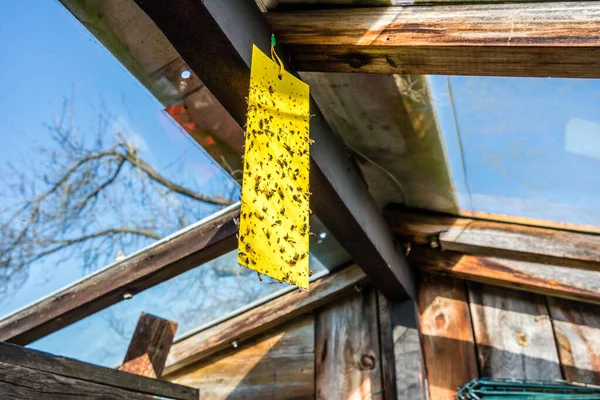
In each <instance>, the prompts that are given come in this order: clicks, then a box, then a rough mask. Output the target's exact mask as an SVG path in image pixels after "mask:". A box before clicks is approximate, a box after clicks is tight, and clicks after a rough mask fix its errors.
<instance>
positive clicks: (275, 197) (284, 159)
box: [238, 46, 310, 289]
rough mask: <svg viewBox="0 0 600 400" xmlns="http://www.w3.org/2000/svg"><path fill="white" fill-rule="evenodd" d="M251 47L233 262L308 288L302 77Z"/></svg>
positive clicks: (305, 116)
mask: <svg viewBox="0 0 600 400" xmlns="http://www.w3.org/2000/svg"><path fill="white" fill-rule="evenodd" d="M278 74H279V66H278V65H277V64H276V63H275V62H273V61H272V60H271V59H270V58H269V57H268V56H267V55H265V54H264V53H263V52H261V51H260V50H259V49H258V48H257V47H256V46H254V47H253V49H252V67H251V75H250V95H249V98H248V121H247V124H246V142H245V143H246V144H245V152H244V178H243V183H242V208H241V218H240V232H239V243H238V262H239V263H240V264H241V265H244V266H246V267H248V268H251V269H253V270H256V271H258V272H260V273H262V274H265V275H267V276H270V277H272V278H274V279H277V280H280V281H284V282H288V283H290V284H292V285H296V286H299V287H301V288H304V289H307V288H308V278H309V268H308V251H309V249H308V242H309V234H310V230H309V225H308V216H309V208H308V207H309V206H308V198H309V193H308V177H309V166H310V157H309V148H310V143H309V142H310V138H309V129H308V126H309V120H310V106H309V104H310V101H309V88H308V85H307V84H305V83H304V82H302V81H300V80H299V79H297V78H295V77H294V76H292V75H291V74H289V73H288V72H285V73H284V74H283V76H282V78H281V79H280V78H279V76H278Z"/></svg>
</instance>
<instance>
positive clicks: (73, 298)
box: [0, 205, 240, 345]
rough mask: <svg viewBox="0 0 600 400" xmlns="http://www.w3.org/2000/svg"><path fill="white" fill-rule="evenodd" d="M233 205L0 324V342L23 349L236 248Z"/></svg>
mask: <svg viewBox="0 0 600 400" xmlns="http://www.w3.org/2000/svg"><path fill="white" fill-rule="evenodd" d="M239 213H240V211H239V205H237V206H232V207H230V208H228V209H227V210H226V211H225V212H223V213H221V214H219V215H218V216H217V217H216V218H212V219H209V220H207V221H205V222H204V223H201V224H199V225H197V226H194V227H192V228H191V229H185V230H183V231H182V232H181V233H177V234H175V235H173V236H170V237H168V238H165V239H162V240H160V241H158V242H157V243H155V244H153V245H151V246H149V247H148V248H146V249H143V250H141V251H139V252H137V253H135V254H133V255H132V256H130V257H128V258H126V259H124V260H122V261H120V262H117V263H115V264H113V265H111V266H109V267H107V268H105V269H103V270H100V271H98V272H97V273H95V274H93V275H90V276H88V277H87V278H85V279H83V280H81V281H79V282H76V283H74V284H73V285H71V286H69V287H67V288H65V289H63V290H61V291H59V292H58V293H55V294H52V295H50V296H48V297H46V298H44V299H41V300H40V301H38V302H37V303H35V304H33V305H31V306H28V307H27V308H24V309H22V310H19V311H17V312H15V313H13V314H11V315H9V316H7V317H5V318H4V319H3V320H1V321H0V340H1V341H7V342H11V343H16V344H19V345H26V344H29V343H31V342H33V341H34V340H37V339H39V338H41V337H43V336H45V335H48V334H50V333H52V332H55V331H57V330H59V329H60V328H63V327H65V326H67V325H69V324H72V323H73V322H76V321H79V320H80V319H82V318H84V317H87V316H88V315H91V314H93V313H95V312H96V311H99V310H102V309H104V308H106V307H108V306H110V305H112V304H115V303H117V302H119V301H121V300H123V296H124V295H125V294H130V295H133V294H136V293H139V292H141V291H142V290H145V289H148V288H149V287H152V286H154V285H157V284H159V283H160V282H163V281H166V280H167V279H170V278H172V277H174V276H177V275H179V274H181V273H183V272H185V271H188V270H190V269H192V268H194V267H197V266H199V265H202V264H203V263H205V262H208V261H211V260H213V259H215V258H217V257H219V256H221V255H223V254H225V253H227V252H229V251H232V250H234V249H235V248H236V245H237V239H236V233H237V226H236V224H235V223H234V218H239Z"/></svg>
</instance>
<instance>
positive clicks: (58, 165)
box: [0, 100, 235, 294]
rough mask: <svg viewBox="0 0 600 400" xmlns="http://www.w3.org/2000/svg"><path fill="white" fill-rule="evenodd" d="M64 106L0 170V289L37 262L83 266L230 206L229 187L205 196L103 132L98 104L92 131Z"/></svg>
mask: <svg viewBox="0 0 600 400" xmlns="http://www.w3.org/2000/svg"><path fill="white" fill-rule="evenodd" d="M71 106H72V101H70V100H67V101H65V103H64V104H63V112H62V114H61V115H60V116H59V117H57V118H55V120H54V121H53V122H52V123H51V124H48V125H46V128H47V132H48V134H49V136H48V139H49V140H44V143H45V144H44V145H42V146H40V148H38V149H37V151H36V153H35V158H34V159H33V161H32V162H29V163H28V164H25V165H19V166H18V167H15V166H14V165H8V166H7V168H6V169H5V170H4V171H2V172H3V173H2V174H1V175H0V176H3V177H4V182H3V183H4V185H3V186H0V188H2V191H3V192H4V193H2V197H3V204H5V203H8V202H9V200H8V199H10V202H9V204H8V206H4V208H3V209H2V210H0V294H4V293H6V291H8V290H10V289H11V288H13V289H14V288H16V287H19V286H20V285H21V284H22V283H23V282H24V281H25V280H26V279H27V274H28V270H29V267H30V266H31V265H32V264H33V263H35V262H38V261H40V260H44V262H54V263H55V264H58V263H60V262H64V261H66V260H69V259H73V257H74V256H75V255H77V256H79V257H82V259H83V265H82V267H83V268H84V270H85V269H87V270H88V271H89V270H90V269H93V268H97V267H98V266H100V264H106V263H109V262H111V261H113V260H114V259H115V256H116V255H117V252H118V251H128V250H129V251H133V250H136V249H139V248H141V247H143V246H144V245H147V244H149V243H151V242H153V241H155V240H157V239H160V238H161V237H164V236H165V235H168V234H169V233H172V232H174V231H176V230H178V229H181V228H183V227H185V226H187V225H189V224H191V223H193V222H195V221H197V220H198V219H199V218H201V217H203V216H205V215H207V214H208V213H210V212H213V211H216V210H218V209H219V208H220V207H223V206H226V205H228V204H231V203H232V198H233V196H234V191H235V187H234V186H233V185H231V187H230V190H229V191H230V193H227V194H226V195H224V194H223V188H218V190H216V191H215V192H217V193H215V194H212V195H207V194H203V193H200V192H198V190H196V189H193V188H191V187H190V185H189V184H188V185H185V184H184V183H183V182H177V181H176V180H175V179H174V178H173V176H177V174H175V173H171V174H170V177H167V176H165V175H164V174H163V173H162V171H157V170H156V169H155V168H153V167H152V166H151V165H150V164H149V163H148V162H147V161H145V160H144V159H143V158H142V156H141V155H140V151H139V149H138V146H137V145H136V143H134V141H132V140H130V139H128V137H127V132H111V130H112V129H113V128H114V127H115V124H114V118H113V117H112V116H111V115H110V114H109V113H108V111H107V110H105V109H101V110H100V112H99V117H98V120H97V122H96V126H95V129H94V130H95V131H96V132H95V133H93V134H91V135H90V134H86V135H82V134H80V132H79V129H78V126H77V125H76V123H75V118H74V115H73V112H72V107H71ZM175 167H177V165H175ZM175 171H177V170H175Z"/></svg>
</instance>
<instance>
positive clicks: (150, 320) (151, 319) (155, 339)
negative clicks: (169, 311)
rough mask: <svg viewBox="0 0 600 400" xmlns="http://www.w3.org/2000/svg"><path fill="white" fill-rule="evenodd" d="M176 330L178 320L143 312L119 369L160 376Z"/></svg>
mask: <svg viewBox="0 0 600 400" xmlns="http://www.w3.org/2000/svg"><path fill="white" fill-rule="evenodd" d="M176 331H177V323H176V322H173V321H169V320H166V319H162V318H158V317H155V316H154V315H150V314H146V313H145V312H142V314H141V315H140V319H139V320H138V323H137V326H136V327H135V331H134V332H133V337H132V338H131V342H129V348H128V349H127V353H125V359H124V360H123V364H121V366H120V367H119V370H120V371H126V372H130V373H132V374H136V375H141V376H147V377H149V378H160V377H161V375H162V373H163V370H164V369H165V363H166V362H167V355H168V354H169V350H170V349H171V345H172V344H173V338H174V337H175V332H176Z"/></svg>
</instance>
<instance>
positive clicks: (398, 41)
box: [267, 1, 600, 78]
mask: <svg viewBox="0 0 600 400" xmlns="http://www.w3.org/2000/svg"><path fill="white" fill-rule="evenodd" d="M267 18H268V21H269V24H270V25H271V28H272V30H273V31H274V32H275V34H276V35H277V36H278V37H279V38H281V39H282V40H283V42H284V43H285V45H286V46H287V47H288V48H289V50H290V52H291V53H292V56H293V62H294V64H295V65H296V67H297V68H298V69H299V70H303V71H326V72H368V73H385V74H392V73H393V74H424V75H426V74H442V75H489V76H535V77H549V76H551V77H571V78H598V77H600V4H599V3H598V2H595V1H580V2H556V3H548V2H539V3H525V4H458V5H437V6H407V7H401V6H397V7H385V8H350V9H337V10H320V11H299V12H287V13H283V12H281V13H280V12H273V13H267Z"/></svg>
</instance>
